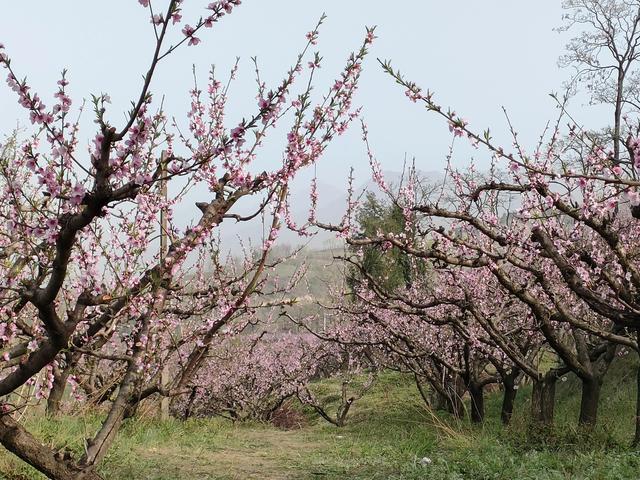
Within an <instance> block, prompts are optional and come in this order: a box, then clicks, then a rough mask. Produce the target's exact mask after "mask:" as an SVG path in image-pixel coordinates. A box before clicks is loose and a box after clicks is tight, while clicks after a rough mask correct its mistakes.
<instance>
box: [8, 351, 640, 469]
mask: <svg viewBox="0 0 640 480" xmlns="http://www.w3.org/2000/svg"><path fill="white" fill-rule="evenodd" d="M613 368H614V371H613V372H612V375H611V378H612V381H610V382H609V383H607V384H605V386H604V391H603V398H602V406H601V418H600V420H601V421H600V426H599V427H598V428H597V429H596V431H594V432H591V433H589V434H587V433H585V432H581V431H579V430H578V429H577V428H576V427H575V418H573V417H575V414H574V413H571V412H576V407H577V402H578V396H577V393H578V389H577V387H578V384H577V383H576V382H575V380H574V379H572V378H567V379H566V381H561V382H560V384H559V388H558V405H557V420H558V421H557V425H556V427H555V429H554V431H553V432H551V434H549V435H547V436H545V438H544V440H542V439H541V438H540V437H539V436H536V435H534V434H532V433H531V431H530V430H529V429H528V428H527V427H526V425H525V421H524V420H525V417H526V415H524V413H526V409H527V400H528V398H527V397H528V391H527V389H526V387H525V388H523V389H522V391H521V392H520V395H521V396H520V398H519V401H518V405H517V408H518V411H519V412H520V413H521V414H520V415H516V417H515V418H514V422H513V425H512V426H511V427H509V428H508V429H506V430H505V429H503V428H502V427H501V426H500V425H499V422H498V409H499V402H500V398H499V397H500V395H499V394H497V395H496V394H493V395H490V397H489V399H488V405H487V406H488V412H487V416H488V419H487V422H486V423H485V424H484V425H483V426H477V427H473V426H471V425H469V424H468V423H467V422H459V423H458V422H454V421H452V420H451V419H450V418H448V417H447V416H446V415H444V414H434V413H432V412H430V411H429V410H427V409H425V408H424V406H423V405H422V403H421V401H420V399H419V396H418V395H417V393H416V391H415V387H414V386H413V384H412V382H411V379H410V378H406V377H403V376H401V375H398V374H391V373H390V374H386V375H383V376H382V378H381V380H380V382H379V383H378V385H377V386H376V388H375V389H374V390H372V391H371V392H370V394H369V395H368V396H365V397H364V398H363V399H361V400H360V402H359V403H357V404H355V406H354V407H353V411H352V415H351V417H350V419H349V421H348V425H347V426H345V427H344V428H337V427H334V426H332V425H329V424H328V423H326V422H324V421H322V420H320V419H317V418H315V417H314V416H313V415H311V414H310V412H305V416H306V418H307V424H306V425H305V426H303V427H302V428H298V429H295V430H288V431H283V430H279V429H277V428H275V427H273V426H271V425H264V424H255V423H253V424H249V423H244V424H235V425H234V424H232V423H231V422H229V421H226V420H224V419H210V420H190V421H187V422H181V421H178V420H171V421H167V422H160V421H157V420H151V419H148V420H145V419H138V420H134V421H130V422H129V423H128V424H127V425H126V427H125V428H124V429H123V430H122V432H121V434H120V435H119V437H118V440H117V442H116V444H115V445H114V446H113V448H112V449H111V451H110V453H109V455H108V456H107V458H106V459H105V462H104V463H103V465H102V469H101V472H102V473H103V475H104V477H105V478H107V479H166V480H169V479H276V480H277V479H434V480H435V479H474V480H475V479H478V480H480V479H505V480H506V479H509V480H511V479H636V478H640V454H639V453H637V452H636V451H634V450H631V449H630V448H629V447H628V444H629V440H630V438H631V434H632V430H633V409H634V402H633V398H634V396H635V389H634V381H635V378H634V375H635V372H634V368H635V367H634V366H633V365H631V364H630V362H628V361H618V362H617V363H616V364H614V366H613ZM27 422H28V423H29V426H30V428H31V429H32V430H33V431H34V432H37V434H38V436H39V437H40V438H41V439H42V440H43V441H44V442H45V443H47V444H51V445H55V446H60V445H62V444H64V443H69V442H70V446H71V448H72V449H73V450H75V451H80V450H81V449H82V444H81V442H80V441H79V440H78V439H82V438H85V437H88V436H89V434H90V433H91V432H92V431H93V429H94V428H95V427H96V425H97V419H96V418H84V419H82V418H78V417H64V418H63V419H60V420H57V421H48V420H45V419H44V418H42V417H36V416H32V417H29V418H28V419H27ZM534 437H535V438H534ZM71 439H75V442H74V441H72V440H71ZM425 457H427V458H428V459H430V463H427V461H426V460H423V461H422V462H421V459H423V458H425ZM0 472H2V474H1V475H0V477H2V478H6V479H12V480H13V479H32V478H40V477H39V476H38V475H37V474H36V473H34V472H33V471H32V470H30V469H29V468H27V467H25V466H24V465H23V464H21V462H19V461H18V460H15V459H14V458H13V457H12V456H11V455H10V454H8V453H7V452H4V451H3V452H1V453H0Z"/></svg>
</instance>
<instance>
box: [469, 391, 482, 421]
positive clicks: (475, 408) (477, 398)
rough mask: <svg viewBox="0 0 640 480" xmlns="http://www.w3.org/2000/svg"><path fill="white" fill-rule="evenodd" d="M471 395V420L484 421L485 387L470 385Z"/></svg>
mask: <svg viewBox="0 0 640 480" xmlns="http://www.w3.org/2000/svg"><path fill="white" fill-rule="evenodd" d="M469 396H470V397H471V422H472V423H482V422H483V421H484V387H483V386H482V385H477V384H473V383H472V384H471V385H469Z"/></svg>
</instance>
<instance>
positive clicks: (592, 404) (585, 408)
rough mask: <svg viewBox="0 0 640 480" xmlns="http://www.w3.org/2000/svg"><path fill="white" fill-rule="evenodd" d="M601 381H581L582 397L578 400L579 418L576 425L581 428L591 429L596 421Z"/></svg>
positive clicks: (597, 379)
mask: <svg viewBox="0 0 640 480" xmlns="http://www.w3.org/2000/svg"><path fill="white" fill-rule="evenodd" d="M601 386H602V380H601V379H599V378H590V379H586V380H582V397H581V400H580V417H579V419H578V423H579V424H580V425H582V426H586V427H593V426H595V424H596V422H597V419H598V404H599V403H600V388H601Z"/></svg>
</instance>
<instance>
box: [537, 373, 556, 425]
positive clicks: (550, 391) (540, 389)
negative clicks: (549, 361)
mask: <svg viewBox="0 0 640 480" xmlns="http://www.w3.org/2000/svg"><path fill="white" fill-rule="evenodd" d="M557 380H558V379H557V377H556V376H555V374H547V375H545V376H544V378H543V379H542V380H534V382H533V390H532V392H531V417H532V420H533V422H534V423H536V424H539V425H542V426H551V425H552V424H553V414H554V412H553V409H554V406H555V399H556V381H557Z"/></svg>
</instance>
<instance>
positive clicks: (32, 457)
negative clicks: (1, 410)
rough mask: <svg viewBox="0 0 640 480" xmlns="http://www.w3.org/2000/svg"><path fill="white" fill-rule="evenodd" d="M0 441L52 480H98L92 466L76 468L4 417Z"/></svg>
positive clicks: (62, 456) (61, 453)
mask: <svg viewBox="0 0 640 480" xmlns="http://www.w3.org/2000/svg"><path fill="white" fill-rule="evenodd" d="M0 442H1V443H2V445H3V446H4V447H5V448H6V449H7V450H9V451H10V452H11V453H13V454H14V455H16V456H18V457H19V458H21V459H22V460H24V461H25V462H27V463H28V464H29V465H31V466H32V467H34V468H35V469H37V470H38V471H40V472H42V473H44V474H45V475H46V476H47V477H49V478H51V479H53V480H102V477H101V476H100V475H98V474H97V473H96V472H95V470H94V469H93V467H89V468H84V469H83V468H80V467H78V466H77V465H75V464H74V463H73V461H72V460H71V459H69V458H66V455H65V454H64V453H63V452H56V451H54V450H52V449H50V448H48V447H47V446H45V445H43V444H42V443H40V442H39V441H38V440H37V439H36V438H35V437H34V436H33V435H31V434H30V433H29V432H27V430H26V429H25V428H24V427H23V426H22V425H20V424H19V423H18V422H16V421H15V420H14V419H13V418H11V416H10V415H8V414H5V415H2V416H0Z"/></svg>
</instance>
